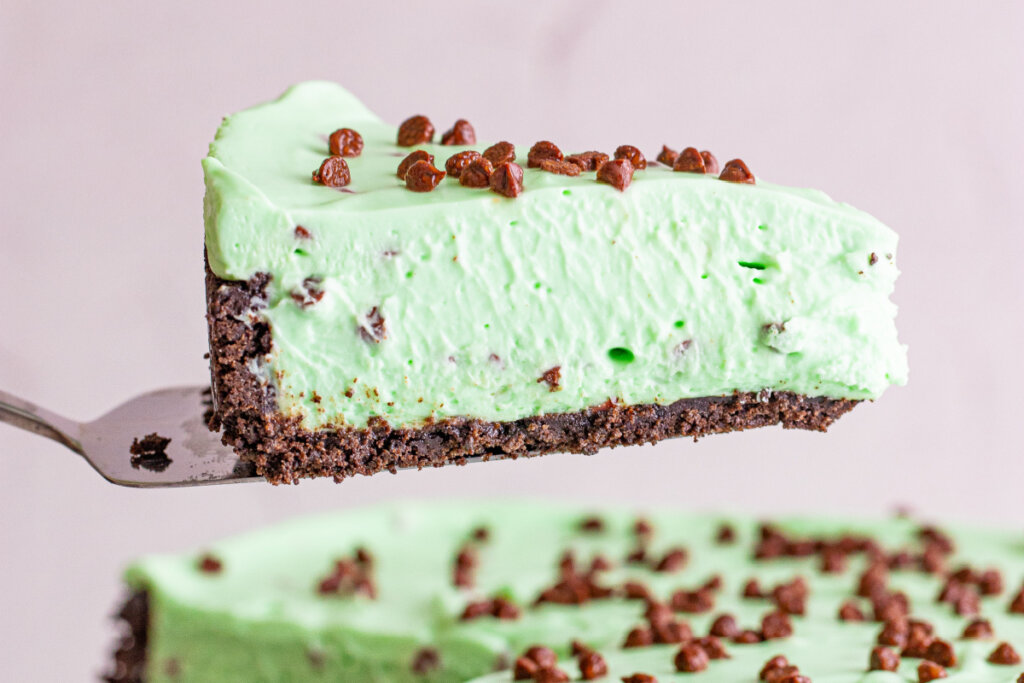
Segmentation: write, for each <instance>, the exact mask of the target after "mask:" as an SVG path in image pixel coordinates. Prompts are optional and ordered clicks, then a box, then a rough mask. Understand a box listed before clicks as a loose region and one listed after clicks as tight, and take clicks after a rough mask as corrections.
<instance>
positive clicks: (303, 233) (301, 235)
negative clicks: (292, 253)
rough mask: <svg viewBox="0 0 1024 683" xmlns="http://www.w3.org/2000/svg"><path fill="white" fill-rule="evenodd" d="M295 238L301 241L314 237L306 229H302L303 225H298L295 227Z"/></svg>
mask: <svg viewBox="0 0 1024 683" xmlns="http://www.w3.org/2000/svg"><path fill="white" fill-rule="evenodd" d="M295 237H296V238H298V239H300V240H309V239H313V235H311V234H310V233H309V230H306V229H305V228H304V227H302V226H301V225H296V226H295Z"/></svg>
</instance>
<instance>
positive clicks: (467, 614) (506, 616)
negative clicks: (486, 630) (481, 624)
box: [459, 597, 522, 621]
mask: <svg viewBox="0 0 1024 683" xmlns="http://www.w3.org/2000/svg"><path fill="white" fill-rule="evenodd" d="M521 615H522V612H521V610H520V609H519V607H518V606H517V605H516V604H515V603H513V602H512V601H511V600H508V599H507V598H502V597H496V598H492V599H490V600H478V601H476V602H471V603H469V604H468V605H466V607H465V609H463V610H462V615H461V616H460V617H459V619H460V620H462V621H472V620H474V619H479V618H480V617H494V618H495V619H501V620H504V621H513V620H515V619H518V618H519V617H520V616H521Z"/></svg>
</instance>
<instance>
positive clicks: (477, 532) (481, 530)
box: [471, 526, 491, 543]
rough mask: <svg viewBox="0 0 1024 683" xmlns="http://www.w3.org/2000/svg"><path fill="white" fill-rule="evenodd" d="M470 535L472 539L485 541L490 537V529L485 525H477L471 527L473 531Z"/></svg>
mask: <svg viewBox="0 0 1024 683" xmlns="http://www.w3.org/2000/svg"><path fill="white" fill-rule="evenodd" d="M471 535H472V537H473V540H474V541H478V542H480V543H486V542H487V541H489V540H490V538H491V530H490V529H488V528H487V527H485V526H478V527H477V528H475V529H473V533H472V534H471Z"/></svg>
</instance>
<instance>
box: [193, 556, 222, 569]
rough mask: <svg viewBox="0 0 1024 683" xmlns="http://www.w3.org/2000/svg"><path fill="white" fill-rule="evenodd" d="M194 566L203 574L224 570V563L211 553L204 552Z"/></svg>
mask: <svg viewBox="0 0 1024 683" xmlns="http://www.w3.org/2000/svg"><path fill="white" fill-rule="evenodd" d="M196 566H197V567H198V568H199V571H200V572H202V573H203V574H220V573H221V572H222V571H224V563H223V562H222V561H221V559H220V558H219V557H216V556H214V555H212V554H211V553H204V554H203V555H202V557H200V558H199V562H198V563H197V564H196Z"/></svg>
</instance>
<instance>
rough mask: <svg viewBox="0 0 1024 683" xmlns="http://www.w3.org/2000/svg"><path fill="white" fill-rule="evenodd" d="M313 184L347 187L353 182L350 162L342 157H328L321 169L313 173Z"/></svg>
mask: <svg viewBox="0 0 1024 683" xmlns="http://www.w3.org/2000/svg"><path fill="white" fill-rule="evenodd" d="M313 182H314V183H319V184H320V185H324V186H326V187H334V188H339V187H345V186H346V185H348V184H349V183H350V182H352V173H351V171H349V168H348V162H346V161H345V160H344V159H343V158H342V157H327V158H326V159H324V161H323V163H322V164H320V168H318V169H317V170H315V171H313Z"/></svg>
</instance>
